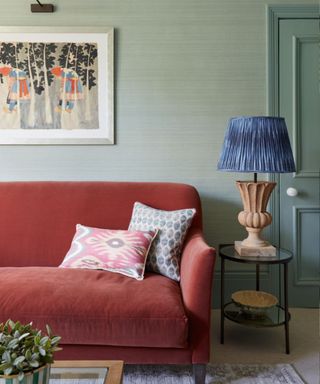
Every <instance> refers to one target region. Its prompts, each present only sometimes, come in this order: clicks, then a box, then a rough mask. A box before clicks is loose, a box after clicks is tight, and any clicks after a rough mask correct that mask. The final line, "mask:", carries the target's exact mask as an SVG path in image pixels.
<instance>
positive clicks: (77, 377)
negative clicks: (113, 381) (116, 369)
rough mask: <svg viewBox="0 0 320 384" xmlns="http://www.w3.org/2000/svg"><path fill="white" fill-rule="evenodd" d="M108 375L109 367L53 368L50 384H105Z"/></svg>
mask: <svg viewBox="0 0 320 384" xmlns="http://www.w3.org/2000/svg"><path fill="white" fill-rule="evenodd" d="M107 374H108V368H107V367H94V368H87V367H85V368H82V367H81V368H80V367H75V368H72V367H68V368H58V367H52V368H51V372H50V381H49V384H62V383H63V384H78V383H79V384H103V383H104V381H105V378H106V376H107Z"/></svg>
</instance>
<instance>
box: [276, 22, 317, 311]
mask: <svg viewBox="0 0 320 384" xmlns="http://www.w3.org/2000/svg"><path fill="white" fill-rule="evenodd" d="M319 44H320V34H319V20H315V19H282V20H280V21H279V115H280V116H283V117H285V119H286V122H287V126H288V130H289V134H290V138H291V144H292V147H293V152H294V158H295V161H296V167H297V172H296V173H295V174H283V175H281V176H280V183H279V192H280V212H279V215H280V218H279V224H280V246H281V247H283V248H286V249H290V250H292V251H293V253H294V259H293V261H292V262H291V265H290V269H289V271H290V275H289V285H290V288H289V304H290V305H291V306H302V307H318V305H319V263H320V255H319V250H320V228H319V223H320V207H319V205H320V202H319V199H320V190H319V185H320V179H319V175H320V82H319V81H320V78H319V73H320V72H319V71H320V54H319V52H320V51H319V47H320V45H319ZM288 188H291V189H289V191H288ZM295 192H296V193H297V195H296V196H292V195H294V194H295ZM289 195H291V196H289Z"/></svg>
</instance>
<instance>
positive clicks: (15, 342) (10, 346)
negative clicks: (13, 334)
mask: <svg viewBox="0 0 320 384" xmlns="http://www.w3.org/2000/svg"><path fill="white" fill-rule="evenodd" d="M18 343H19V341H18V339H12V340H11V341H10V342H9V343H8V345H7V348H8V349H15V348H17V346H18Z"/></svg>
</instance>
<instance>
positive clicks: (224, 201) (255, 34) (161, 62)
mask: <svg viewBox="0 0 320 384" xmlns="http://www.w3.org/2000/svg"><path fill="white" fill-rule="evenodd" d="M31 2H33V3H35V1H33V0H29V1H27V0H15V1H6V2H4V1H2V2H1V3H5V5H4V4H3V5H2V7H1V13H0V25H39V26H41V25H52V26H57V28H59V25H61V26H64V25H75V26H81V25H87V26H95V25H97V26H98V25H99V26H113V27H114V28H115V31H116V33H115V107H116V108H115V109H116V112H115V122H116V145H114V146H64V147H63V146H2V147H0V169H1V172H0V179H1V180H132V181H133V180H141V181H149V180H150V181H179V182H186V183H190V184H193V185H195V186H196V187H197V188H198V190H199V192H200V194H201V197H202V200H203V205H204V217H205V232H206V237H207V240H208V242H209V243H211V244H213V245H217V244H218V243H220V242H227V241H233V240H234V239H235V238H239V237H241V230H240V229H239V225H238V224H237V223H236V213H237V211H238V210H239V209H240V207H241V204H240V199H239V195H238V192H237V191H236V189H235V186H234V180H236V178H238V177H240V176H239V175H236V174H224V173H219V172H217V171H216V163H217V159H218V156H219V152H220V148H221V144H222V140H223V136H224V132H225V128H226V123H227V120H228V119H229V117H231V116H234V115H239V114H265V113H266V111H267V105H266V103H267V101H266V100H267V94H266V93H267V86H266V84H267V78H266V73H267V69H266V62H267V60H266V4H267V3H269V4H275V3H281V4H285V3H287V4H289V3H290V4H292V3H293V4H297V3H298V4H302V3H314V4H316V2H317V0H315V1H308V2H303V1H293V0H280V1H270V2H267V1H263V0H261V1H260V0H241V1H239V0H157V1H156V0H140V1H139V0H52V2H53V3H54V4H55V5H56V7H57V11H56V12H55V13H53V14H31V12H30V10H29V7H30V5H29V4H30V3H31ZM44 2H50V1H49V0H48V1H47V0H45V1H44Z"/></svg>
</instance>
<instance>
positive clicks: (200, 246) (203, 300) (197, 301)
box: [180, 229, 216, 364]
mask: <svg viewBox="0 0 320 384" xmlns="http://www.w3.org/2000/svg"><path fill="white" fill-rule="evenodd" d="M215 256H216V253H215V249H214V248H211V247H209V246H208V245H207V244H206V242H205V240H204V238H203V235H202V231H201V230H200V229H198V230H196V231H195V232H193V233H191V234H190V236H189V237H188V239H187V242H186V244H185V247H184V250H183V253H182V259H181V280H180V286H181V291H182V299H183V303H184V306H185V309H186V311H187V315H188V319H189V343H190V347H191V348H192V351H193V352H192V363H193V364H197V363H199V364H200V363H207V362H208V361H209V359H210V314H211V291H212V282H213V271H214V263H215Z"/></svg>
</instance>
